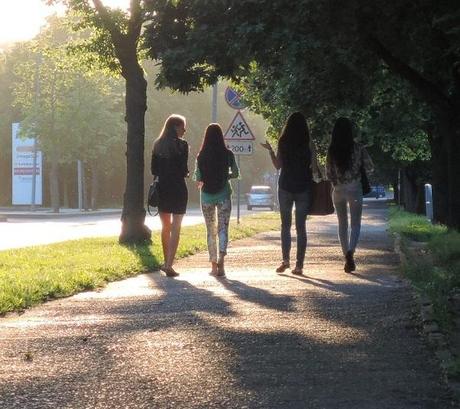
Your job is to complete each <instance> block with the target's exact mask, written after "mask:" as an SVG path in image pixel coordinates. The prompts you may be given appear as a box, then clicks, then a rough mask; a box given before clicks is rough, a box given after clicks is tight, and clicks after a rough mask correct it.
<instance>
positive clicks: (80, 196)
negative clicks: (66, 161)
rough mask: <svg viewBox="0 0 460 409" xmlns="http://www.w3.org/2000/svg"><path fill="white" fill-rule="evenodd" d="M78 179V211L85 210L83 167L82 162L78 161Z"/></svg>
mask: <svg viewBox="0 0 460 409" xmlns="http://www.w3.org/2000/svg"><path fill="white" fill-rule="evenodd" d="M77 175H78V176H77V179H78V209H79V210H82V209H83V166H82V163H81V160H78V161H77Z"/></svg>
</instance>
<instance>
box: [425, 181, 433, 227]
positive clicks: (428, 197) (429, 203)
mask: <svg viewBox="0 0 460 409" xmlns="http://www.w3.org/2000/svg"><path fill="white" fill-rule="evenodd" d="M425 213H426V217H427V219H428V220H429V221H430V222H432V221H433V190H432V187H431V185H430V184H429V183H426V184H425Z"/></svg>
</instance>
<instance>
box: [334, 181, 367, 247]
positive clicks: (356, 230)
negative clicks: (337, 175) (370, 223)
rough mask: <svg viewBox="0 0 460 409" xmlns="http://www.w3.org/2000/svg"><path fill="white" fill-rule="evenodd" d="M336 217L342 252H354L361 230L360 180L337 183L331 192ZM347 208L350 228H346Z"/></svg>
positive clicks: (361, 193) (361, 197) (361, 192)
mask: <svg viewBox="0 0 460 409" xmlns="http://www.w3.org/2000/svg"><path fill="white" fill-rule="evenodd" d="M332 200H333V202H334V207H335V211H336V213H337V219H338V235H339V240H340V245H341V247H342V252H343V254H344V255H346V254H347V252H348V251H351V252H352V253H354V252H355V249H356V246H357V245H358V240H359V234H360V231H361V215H362V211H363V189H362V186H361V182H360V181H356V182H351V183H346V184H338V185H335V186H334V191H333V194H332ZM348 208H350V229H349V228H348Z"/></svg>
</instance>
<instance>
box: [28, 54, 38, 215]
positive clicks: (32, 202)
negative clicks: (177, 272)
mask: <svg viewBox="0 0 460 409" xmlns="http://www.w3.org/2000/svg"><path fill="white" fill-rule="evenodd" d="M40 64H41V55H40V54H37V61H36V64H35V108H36V109H37V110H38V102H39V96H40ZM36 191H37V135H35V137H34V147H33V161H32V197H31V198H30V210H31V211H35V202H36Z"/></svg>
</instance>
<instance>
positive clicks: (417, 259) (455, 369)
mask: <svg viewBox="0 0 460 409" xmlns="http://www.w3.org/2000/svg"><path fill="white" fill-rule="evenodd" d="M390 230H391V231H392V232H396V233H399V234H400V236H401V249H402V251H403V252H404V253H405V255H406V260H407V263H406V264H405V266H404V267H403V268H404V274H405V275H406V277H408V278H409V279H410V280H411V282H412V284H413V285H414V287H415V288H416V290H417V291H418V292H419V293H420V294H422V295H424V296H427V297H428V298H429V299H430V301H431V303H432V305H433V312H434V318H435V319H436V321H437V322H438V323H439V325H440V327H441V328H442V329H443V331H445V332H450V331H451V330H453V329H454V318H455V316H456V314H458V312H457V313H455V311H453V306H452V304H451V302H450V301H449V299H450V297H451V296H452V295H453V294H455V293H458V292H459V291H460V233H459V232H458V231H456V230H449V229H447V227H445V226H442V225H436V224H435V225H433V224H431V223H430V222H429V221H428V220H427V219H426V218H425V217H423V216H418V215H415V214H412V213H408V212H405V211H402V210H399V209H398V208H397V207H393V208H391V209H390ZM414 242H416V243H414ZM447 371H448V374H449V376H452V377H454V378H457V379H460V358H459V357H458V358H457V359H456V360H455V361H454V362H453V363H452V365H451V366H450V367H449V368H447Z"/></svg>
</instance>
